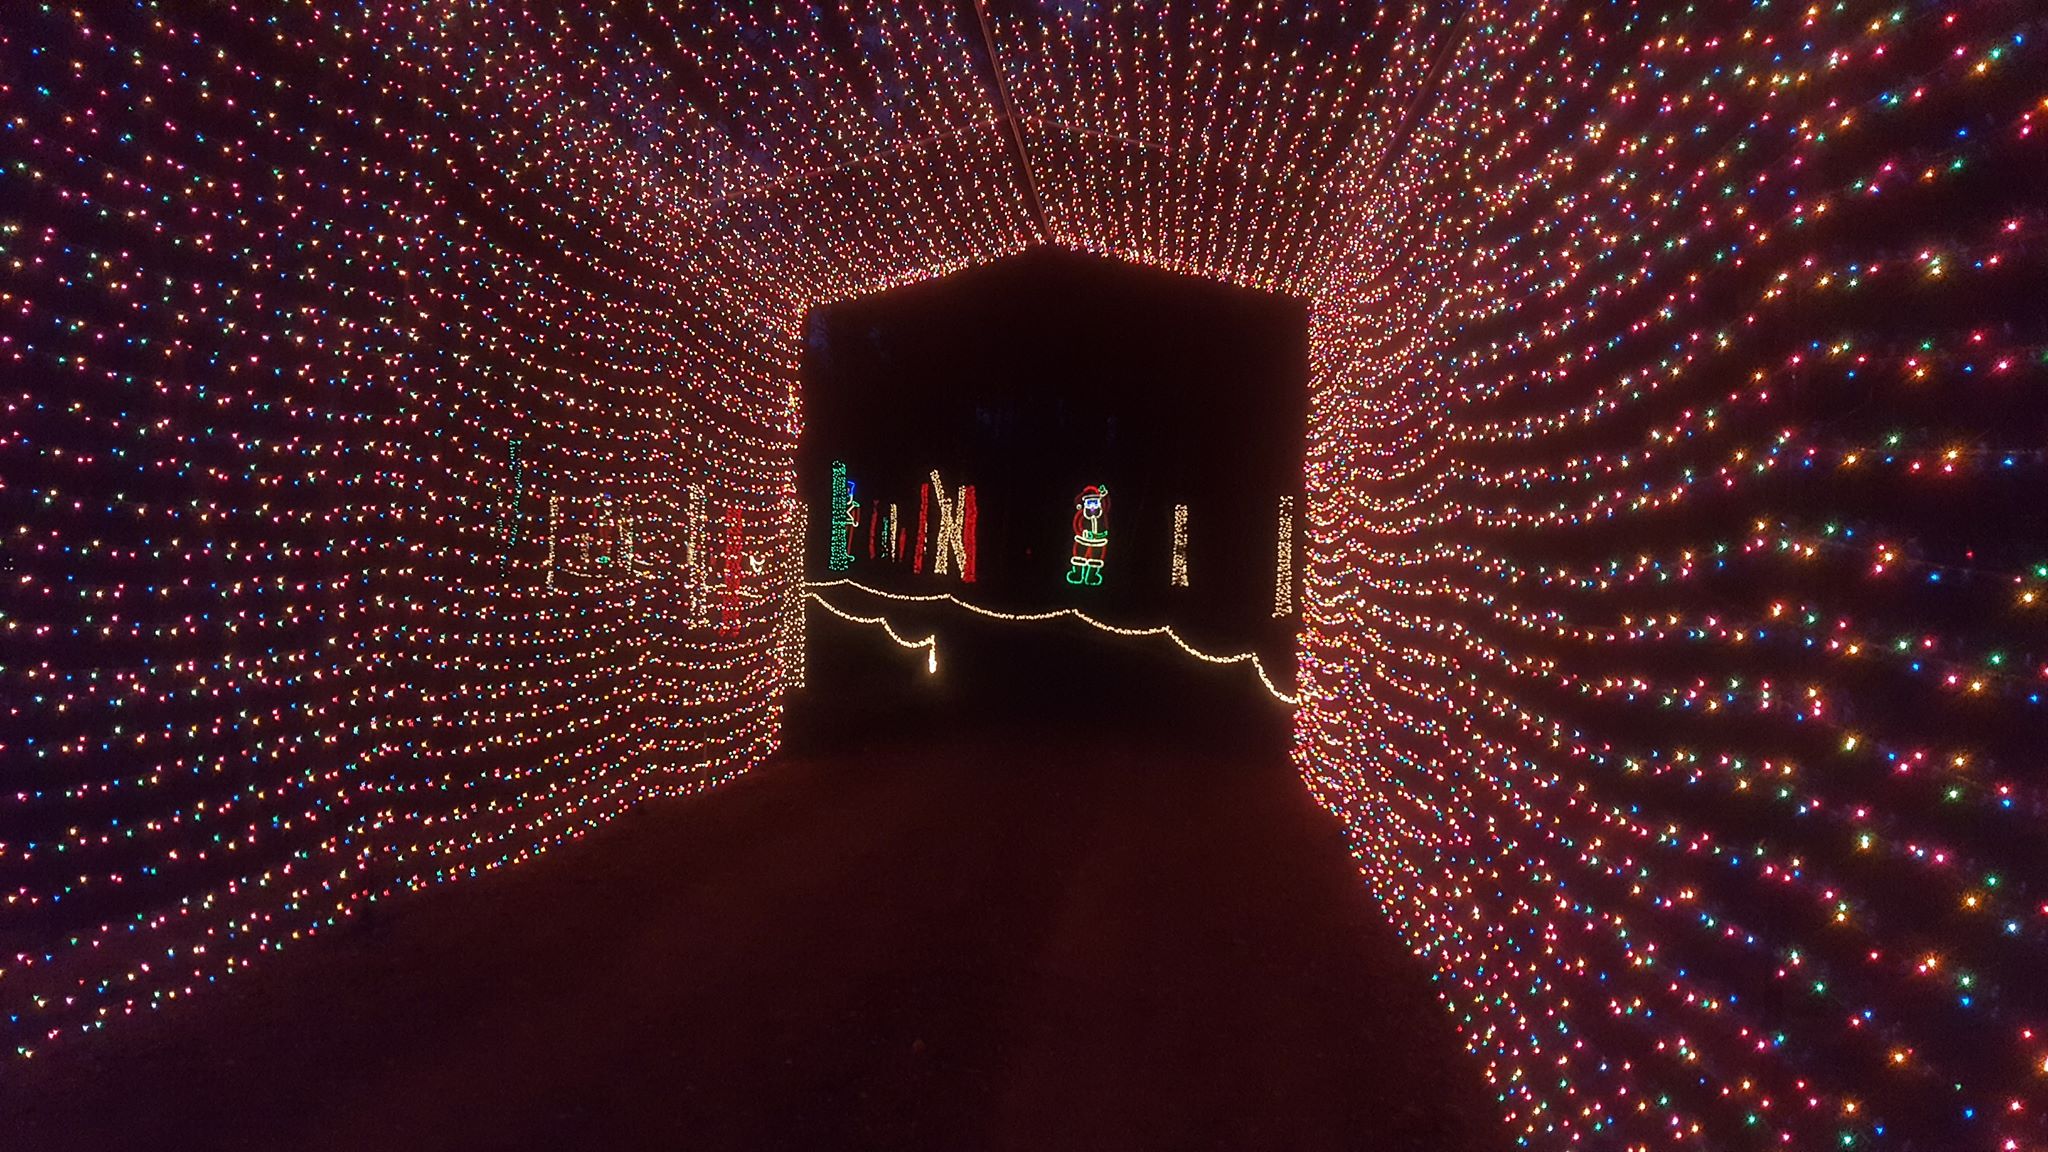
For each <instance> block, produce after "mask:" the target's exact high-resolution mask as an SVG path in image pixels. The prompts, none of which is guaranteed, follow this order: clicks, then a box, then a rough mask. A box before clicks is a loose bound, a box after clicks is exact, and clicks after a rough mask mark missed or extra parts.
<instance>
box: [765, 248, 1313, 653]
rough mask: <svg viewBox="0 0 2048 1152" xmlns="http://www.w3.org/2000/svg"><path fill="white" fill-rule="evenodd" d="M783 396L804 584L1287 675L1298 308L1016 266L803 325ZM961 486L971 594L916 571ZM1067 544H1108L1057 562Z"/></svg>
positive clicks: (1098, 263) (1130, 270)
mask: <svg viewBox="0 0 2048 1152" xmlns="http://www.w3.org/2000/svg"><path fill="white" fill-rule="evenodd" d="M801 383H802V395H803V412H804V425H803V431H802V435H801V437H800V440H799V446H798V452H797V478H798V480H797V482H798V485H799V492H800V494H801V498H802V500H803V502H804V504H805V506H806V512H807V523H808V531H807V536H806V540H805V545H804V568H805V573H806V577H807V579H809V580H811V581H813V582H817V581H829V580H836V579H851V580H854V581H858V582H859V583H860V584H863V585H866V586H869V587H872V588H877V589H881V590H884V591H888V592H896V593H904V594H933V593H951V594H953V595H955V596H958V597H960V598H962V599H964V600H969V601H971V602H973V603H975V604H979V605H984V606H986V607H989V608H992V609H995V610H998V611H1006V612H1017V613H1026V612H1044V611H1048V610H1052V609H1058V608H1077V609H1080V610H1082V611H1085V612H1088V613H1090V614H1091V615H1093V616H1095V617H1097V618H1099V619H1102V620H1104V621H1106V622H1109V623H1113V624H1116V625H1119V626H1124V627H1151V626H1155V625H1160V624H1166V625H1171V626H1172V627H1173V628H1174V629H1175V630H1176V631H1177V632H1179V633H1180V634H1181V635H1183V636H1184V637H1186V638H1187V639H1188V640H1189V641H1190V642H1191V643H1193V644H1196V645H1198V646H1200V647H1202V648H1204V649H1205V650H1209V651H1222V652H1241V651H1255V652H1257V653H1259V655H1260V656H1261V658H1262V659H1263V660H1264V661H1265V663H1266V665H1267V666H1268V667H1269V668H1279V669H1288V668H1291V665H1292V648H1293V643H1294V637H1295V633H1296V631H1297V629H1298V607H1299V597H1298V595H1297V594H1296V592H1295V585H1296V583H1297V582H1298V580H1299V562H1298V556H1299V552H1300V547H1299V543H1298V536H1299V532H1300V523H1301V517H1300V516H1299V514H1298V513H1299V510H1300V507H1301V499H1302V497H1301V489H1302V457H1303V449H1304V441H1305V437H1306V427H1307V395H1308V316H1307V310H1306V308H1305V306H1304V305H1303V304H1302V303H1301V302H1299V301H1296V300H1292V299H1288V298H1286V297H1282V296H1277V295H1273V294H1270V293H1265V292H1260V291H1256V290H1251V289H1244V288H1237V287H1232V286H1228V285H1223V284H1218V283H1215V282H1212V281H1207V280H1201V279H1196V278H1192V277H1184V276H1177V275H1174V274H1171V273H1166V272H1161V271H1158V270H1155V269H1148V268H1138V267H1134V266H1131V265H1127V264H1124V263H1121V262H1118V261H1114V260H1108V259H1103V258H1099V257H1094V256H1088V255H1083V254H1079V253H1074V252H1067V251H1060V250H1056V249H1035V250H1032V251H1030V252H1027V253H1024V254H1022V255H1019V256H1015V257H1011V258H1009V259H1006V260H1002V261H998V262H995V263H993V264H989V265H985V266H982V267H979V268H974V269H970V270H967V271H964V272H960V273H956V274H954V275H951V276H947V277H943V278H940V279H937V280H933V281H928V282H925V283H923V284H918V285H914V286H910V287H906V288H899V289H895V290H893V291H889V292H885V293H881V294H877V295H873V296H868V297H863V298H859V299H855V300H851V301H845V302H841V303H837V304H832V305H827V306H822V307H819V308H816V309H813V310H812V311H811V312H810V314H809V315H808V316H807V317H806V323H805V341H804V354H803V361H802V365H801ZM934 472H936V473H937V474H938V477H939V485H938V488H937V489H936V490H934V489H933V487H932V474H933V473H934ZM841 477H843V479H841ZM840 483H844V484H845V485H846V487H845V489H843V490H839V491H838V492H837V495H838V497H839V504H838V505H836V506H835V503H834V496H835V485H837V484H840ZM969 486H971V487H972V489H973V505H974V511H973V525H972V540H971V542H970V543H968V544H967V545H966V547H967V548H968V549H970V550H971V551H972V553H973V556H972V559H973V564H974V567H973V574H972V580H971V581H970V580H968V579H966V578H965V577H964V575H963V573H962V572H961V571H960V568H961V564H960V563H959V561H958V559H954V560H953V562H951V563H949V564H947V565H946V569H947V570H946V571H945V572H943V573H941V572H938V571H936V570H935V569H936V568H937V567H938V563H937V560H938V556H939V553H940V551H941V549H942V547H943V545H942V544H941V542H940V541H939V540H938V535H939V529H940V520H941V509H940V508H939V506H938V505H939V503H940V495H943V496H944V498H945V502H946V503H948V504H952V505H956V507H953V508H950V509H948V511H949V512H950V513H951V514H952V515H953V516H955V517H958V516H959V515H960V514H961V512H962V509H960V508H958V507H957V505H958V504H959V503H960V496H961V492H962V489H963V488H966V487H969ZM1091 488H1092V489H1094V490H1095V491H1096V492H1097V493H1099V494H1102V495H1104V496H1106V500H1104V501H1103V510H1102V511H1101V512H1100V513H1099V514H1096V515H1095V517H1094V518H1093V519H1092V520H1091V519H1090V514H1091V513H1095V509H1094V508H1088V509H1077V507H1076V505H1077V504H1079V503H1081V502H1082V500H1083V496H1084V493H1087V492H1089V490H1090V489H1091ZM847 505H852V506H853V508H852V510H851V512H850V513H849V512H848V511H847V510H846V507H847ZM1283 506H1284V510H1283ZM848 520H852V521H853V523H851V524H849V523H848ZM1077 527H1079V528H1080V529H1082V531H1084V532H1086V531H1091V530H1092V532H1093V533H1095V534H1099V535H1101V536H1105V537H1106V538H1107V542H1106V544H1104V545H1102V546H1100V547H1098V548H1094V549H1092V550H1091V549H1087V548H1084V547H1080V546H1077V543H1076V541H1075V536H1076V535H1077V534H1080V533H1077V531H1076V529H1077ZM835 534H836V535H838V536H839V539H838V540H837V541H836V542H835V540H834V536H835ZM1283 535H1285V536H1286V537H1287V539H1286V540H1285V541H1284V542H1283V539H1282V537H1283ZM835 543H837V544H838V545H839V546H840V548H839V549H838V550H837V551H835V547H834V545H835ZM920 544H922V546H921V547H920ZM1083 552H1086V553H1088V555H1089V556H1090V557H1091V558H1092V559H1095V560H1098V561H1099V565H1095V566H1093V571H1092V572H1083V571H1082V570H1081V568H1080V566H1078V565H1077V564H1076V558H1077V555H1078V554H1080V553H1083ZM1177 552H1178V557H1177V556H1176V553H1177ZM1283 554H1284V555H1283ZM876 603H877V602H876V601H874V600H867V601H863V602H861V603H860V604H857V605H853V604H850V606H857V607H860V608H862V610H871V609H872V608H873V607H874V606H875V604H876ZM943 619H945V618H943V617H942V622H943ZM956 631H957V629H956ZM1160 643H1165V641H1163V640H1162V641H1160ZM1246 676H1247V678H1249V673H1248V672H1247V673H1246ZM1253 688H1254V690H1256V685H1253Z"/></svg>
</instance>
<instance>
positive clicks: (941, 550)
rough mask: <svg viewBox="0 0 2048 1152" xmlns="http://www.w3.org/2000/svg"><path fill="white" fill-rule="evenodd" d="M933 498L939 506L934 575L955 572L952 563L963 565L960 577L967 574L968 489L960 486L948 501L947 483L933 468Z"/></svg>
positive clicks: (933, 563)
mask: <svg viewBox="0 0 2048 1152" xmlns="http://www.w3.org/2000/svg"><path fill="white" fill-rule="evenodd" d="M932 499H933V500H934V501H935V502H937V504H938V506H939V541H938V543H937V544H936V545H934V546H933V548H932V575H934V576H944V575H946V574H948V573H949V572H951V571H952V562H953V561H954V560H958V561H959V562H960V574H961V575H962V576H966V575H967V542H966V540H965V539H963V538H962V536H961V533H960V529H961V525H962V523H963V522H964V521H965V519H966V516H967V486H966V485H964V484H963V485H961V486H960V492H959V494H958V495H956V496H954V497H953V498H952V499H950V500H949V499H947V498H946V485H945V482H944V481H942V480H940V479H939V470H938V469H937V468H934V469H932Z"/></svg>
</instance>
